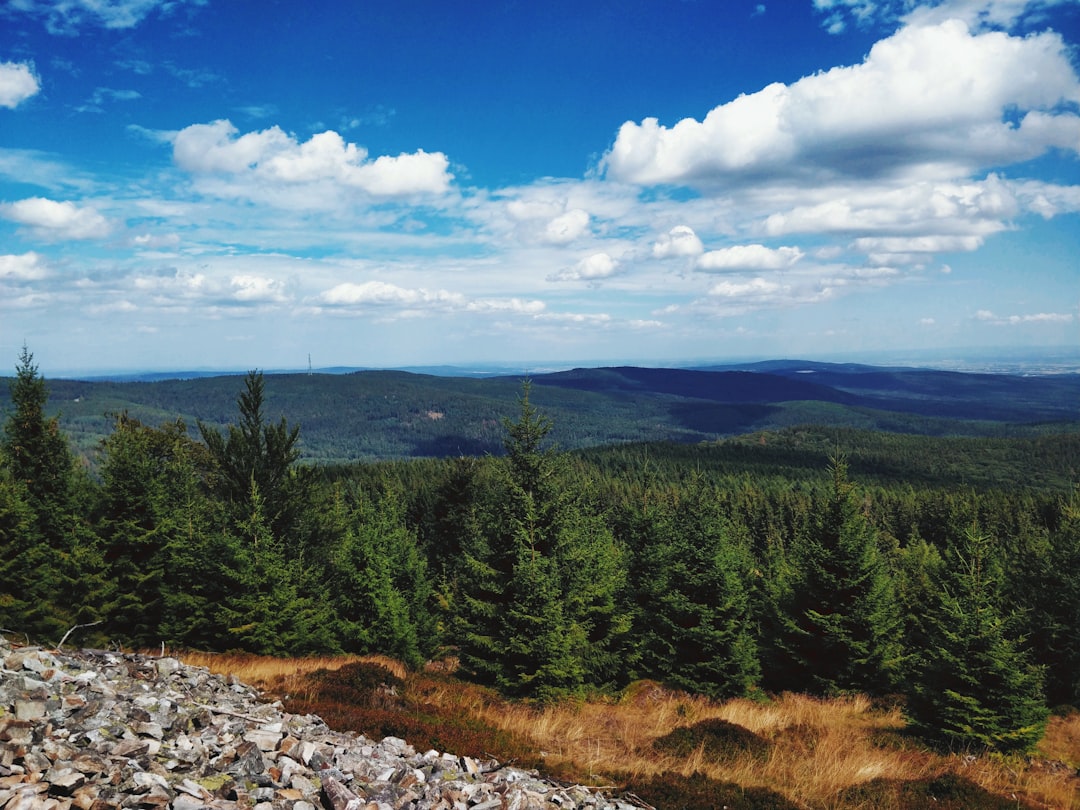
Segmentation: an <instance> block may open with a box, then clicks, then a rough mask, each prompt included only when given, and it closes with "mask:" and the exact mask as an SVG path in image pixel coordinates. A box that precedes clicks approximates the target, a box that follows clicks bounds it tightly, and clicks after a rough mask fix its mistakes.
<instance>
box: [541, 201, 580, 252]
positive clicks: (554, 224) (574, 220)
mask: <svg viewBox="0 0 1080 810" xmlns="http://www.w3.org/2000/svg"><path fill="white" fill-rule="evenodd" d="M588 227H589V214H588V212H586V211H582V210H581V209H580V208H574V209H572V210H570V211H567V212H566V213H565V214H560V215H559V216H557V217H555V218H554V219H552V220H551V221H549V222H548V223H547V225H546V226H545V227H544V236H543V240H544V241H545V242H547V243H548V244H551V245H567V244H569V243H570V242H573V241H574V240H575V239H577V238H578V237H580V236H581V235H582V234H584V233H585V232H586V230H588Z"/></svg>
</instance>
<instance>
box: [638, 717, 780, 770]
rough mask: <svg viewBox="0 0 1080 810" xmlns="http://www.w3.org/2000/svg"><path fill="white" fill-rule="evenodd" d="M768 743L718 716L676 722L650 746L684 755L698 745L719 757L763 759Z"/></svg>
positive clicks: (706, 752)
mask: <svg viewBox="0 0 1080 810" xmlns="http://www.w3.org/2000/svg"><path fill="white" fill-rule="evenodd" d="M771 747H772V746H771V744H770V743H769V741H768V740H766V739H765V738H764V737H761V736H759V735H757V734H755V733H754V732H752V731H750V730H749V729H746V728H743V727H742V726H740V725H737V724H736V723H729V722H728V721H727V720H721V719H719V718H711V719H708V720H702V721H701V722H699V723H695V724H694V725H692V726H680V727H679V728H676V729H674V730H673V731H671V732H670V733H668V734H665V735H664V736H663V737H658V738H657V739H656V740H654V741H653V748H655V749H656V750H657V751H661V752H663V753H665V754H672V755H673V756H677V757H682V758H686V757H689V756H690V755H691V754H693V753H694V752H695V751H697V750H698V749H699V748H700V749H702V753H703V754H705V755H706V756H708V757H711V758H713V759H719V760H725V759H734V758H736V757H740V756H751V757H753V758H755V759H759V760H763V759H765V758H766V757H768V755H769V750H770V748H771Z"/></svg>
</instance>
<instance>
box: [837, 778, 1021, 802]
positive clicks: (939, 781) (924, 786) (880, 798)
mask: <svg viewBox="0 0 1080 810" xmlns="http://www.w3.org/2000/svg"><path fill="white" fill-rule="evenodd" d="M839 798H840V804H841V806H843V807H852V808H861V807H865V808H873V809H874V810H907V808H911V807H933V808H934V810H1017V808H1025V807H1031V805H1028V804H1023V803H1021V802H1020V801H1019V800H1017V799H1015V798H1008V799H1007V798H1005V797H1003V796H995V795H994V794H993V793H990V792H989V791H987V790H985V789H983V788H981V787H979V786H978V785H976V784H975V783H974V782H972V781H971V780H969V779H965V778H964V777H962V776H958V775H957V774H955V773H946V774H942V775H940V776H937V777H934V778H933V779H916V780H910V781H902V780H898V779H884V778H883V779H874V780H872V781H870V782H866V783H864V784H861V785H855V786H854V787H850V788H847V789H846V790H844V791H842V792H841V793H840V797H839Z"/></svg>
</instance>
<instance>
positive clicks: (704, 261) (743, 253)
mask: <svg viewBox="0 0 1080 810" xmlns="http://www.w3.org/2000/svg"><path fill="white" fill-rule="evenodd" d="M804 255H805V254H804V253H803V252H802V251H801V250H799V249H798V248H796V247H780V248H768V247H765V246H764V245H734V246H732V247H729V248H722V249H720V250H710V251H709V252H708V253H704V254H702V255H701V256H700V257H699V258H698V260H697V265H696V266H697V269H698V270H704V271H706V272H721V273H723V272H728V271H731V270H786V269H787V268H789V267H791V266H792V265H794V264H795V263H796V262H797V261H799V259H801V258H802V257H803V256H804Z"/></svg>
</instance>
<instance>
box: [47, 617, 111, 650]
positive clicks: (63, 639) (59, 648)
mask: <svg viewBox="0 0 1080 810" xmlns="http://www.w3.org/2000/svg"><path fill="white" fill-rule="evenodd" d="M102 621H103V620H102V619H99V620H98V621H96V622H88V623H86V624H77V625H75V626H74V627H72V628H71V629H70V630H68V631H67V632H66V633H64V637H63V638H62V639H60V643H59V644H57V645H56V649H57V650H62V649H63V648H64V642H65V641H67V640H68V636H70V635H71V634H72V633H74V632H75V631H76V630H79V629H81V628H83V627H93V626H94V625H95V624H101V622H102Z"/></svg>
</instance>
